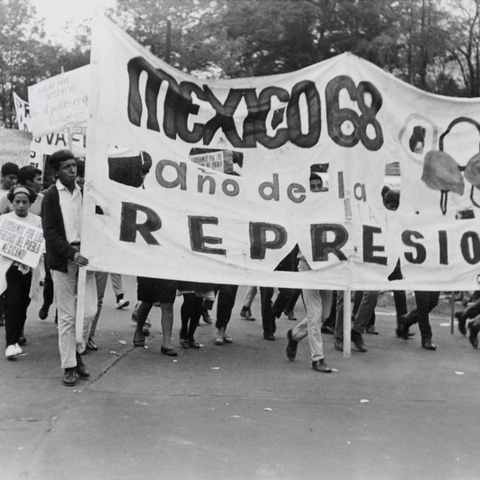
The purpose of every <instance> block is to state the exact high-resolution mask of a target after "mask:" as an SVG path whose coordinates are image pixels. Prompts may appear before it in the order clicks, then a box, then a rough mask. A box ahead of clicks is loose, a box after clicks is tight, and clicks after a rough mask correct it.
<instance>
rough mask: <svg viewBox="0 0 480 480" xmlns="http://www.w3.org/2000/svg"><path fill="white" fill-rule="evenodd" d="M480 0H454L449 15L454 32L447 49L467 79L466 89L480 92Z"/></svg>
mask: <svg viewBox="0 0 480 480" xmlns="http://www.w3.org/2000/svg"><path fill="white" fill-rule="evenodd" d="M479 3H480V1H479V0H454V1H452V2H451V8H452V15H451V16H450V17H449V19H448V23H447V25H448V29H449V31H450V32H451V36H450V40H449V42H448V44H447V48H446V50H447V51H448V53H449V54H450V60H451V61H453V62H455V64H456V65H457V66H458V69H459V71H460V76H461V78H462V80H463V84H464V87H465V93H466V94H467V95H468V96H470V97H478V96H480V5H479Z"/></svg>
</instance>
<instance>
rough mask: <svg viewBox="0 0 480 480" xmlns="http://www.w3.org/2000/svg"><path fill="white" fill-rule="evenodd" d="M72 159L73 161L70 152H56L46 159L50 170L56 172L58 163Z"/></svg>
mask: <svg viewBox="0 0 480 480" xmlns="http://www.w3.org/2000/svg"><path fill="white" fill-rule="evenodd" d="M72 159H73V160H75V156H74V155H73V153H72V152H71V151H70V150H57V151H56V152H54V153H52V155H50V158H49V159H48V164H49V165H50V168H52V169H53V170H55V171H56V172H58V169H59V168H60V163H62V162H65V161H67V160H72Z"/></svg>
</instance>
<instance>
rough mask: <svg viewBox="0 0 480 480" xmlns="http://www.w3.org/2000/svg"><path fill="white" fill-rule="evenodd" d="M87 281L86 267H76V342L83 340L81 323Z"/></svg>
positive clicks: (82, 321) (82, 320)
mask: <svg viewBox="0 0 480 480" xmlns="http://www.w3.org/2000/svg"><path fill="white" fill-rule="evenodd" d="M86 283H87V269H86V267H80V268H79V269H78V282H77V315H76V318H75V340H76V341H77V343H82V341H83V323H84V319H83V317H84V314H85V285H86Z"/></svg>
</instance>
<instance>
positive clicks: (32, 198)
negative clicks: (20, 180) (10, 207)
mask: <svg viewBox="0 0 480 480" xmlns="http://www.w3.org/2000/svg"><path fill="white" fill-rule="evenodd" d="M18 193H25V194H26V195H27V196H28V201H29V202H30V205H31V204H32V203H33V202H34V201H35V200H36V199H37V194H36V193H35V192H33V191H32V190H30V188H28V187H26V186H25V185H15V186H14V187H12V188H11V189H10V190H9V192H8V193H7V198H8V201H9V202H10V203H12V202H13V200H14V199H15V195H17V194H18Z"/></svg>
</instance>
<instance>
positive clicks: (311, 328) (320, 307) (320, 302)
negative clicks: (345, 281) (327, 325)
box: [292, 290, 333, 361]
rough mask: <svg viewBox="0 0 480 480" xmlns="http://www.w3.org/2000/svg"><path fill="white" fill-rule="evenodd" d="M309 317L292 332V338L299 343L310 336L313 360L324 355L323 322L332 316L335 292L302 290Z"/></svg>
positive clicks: (309, 341)
mask: <svg viewBox="0 0 480 480" xmlns="http://www.w3.org/2000/svg"><path fill="white" fill-rule="evenodd" d="M302 292H303V300H304V302H305V307H306V309H307V316H306V317H305V318H304V319H303V320H302V321H301V322H300V323H299V324H298V325H297V326H296V327H295V328H294V329H293V330H292V337H293V339H294V340H297V342H299V341H300V340H302V339H304V338H305V337H306V336H307V335H308V343H309V344H310V353H311V355H312V360H314V361H315V360H320V359H322V358H323V357H324V355H323V341H322V332H321V331H320V328H321V326H322V321H323V320H325V319H326V318H327V317H328V315H329V314H330V309H331V308H332V297H333V292H332V291H330V290H302Z"/></svg>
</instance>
